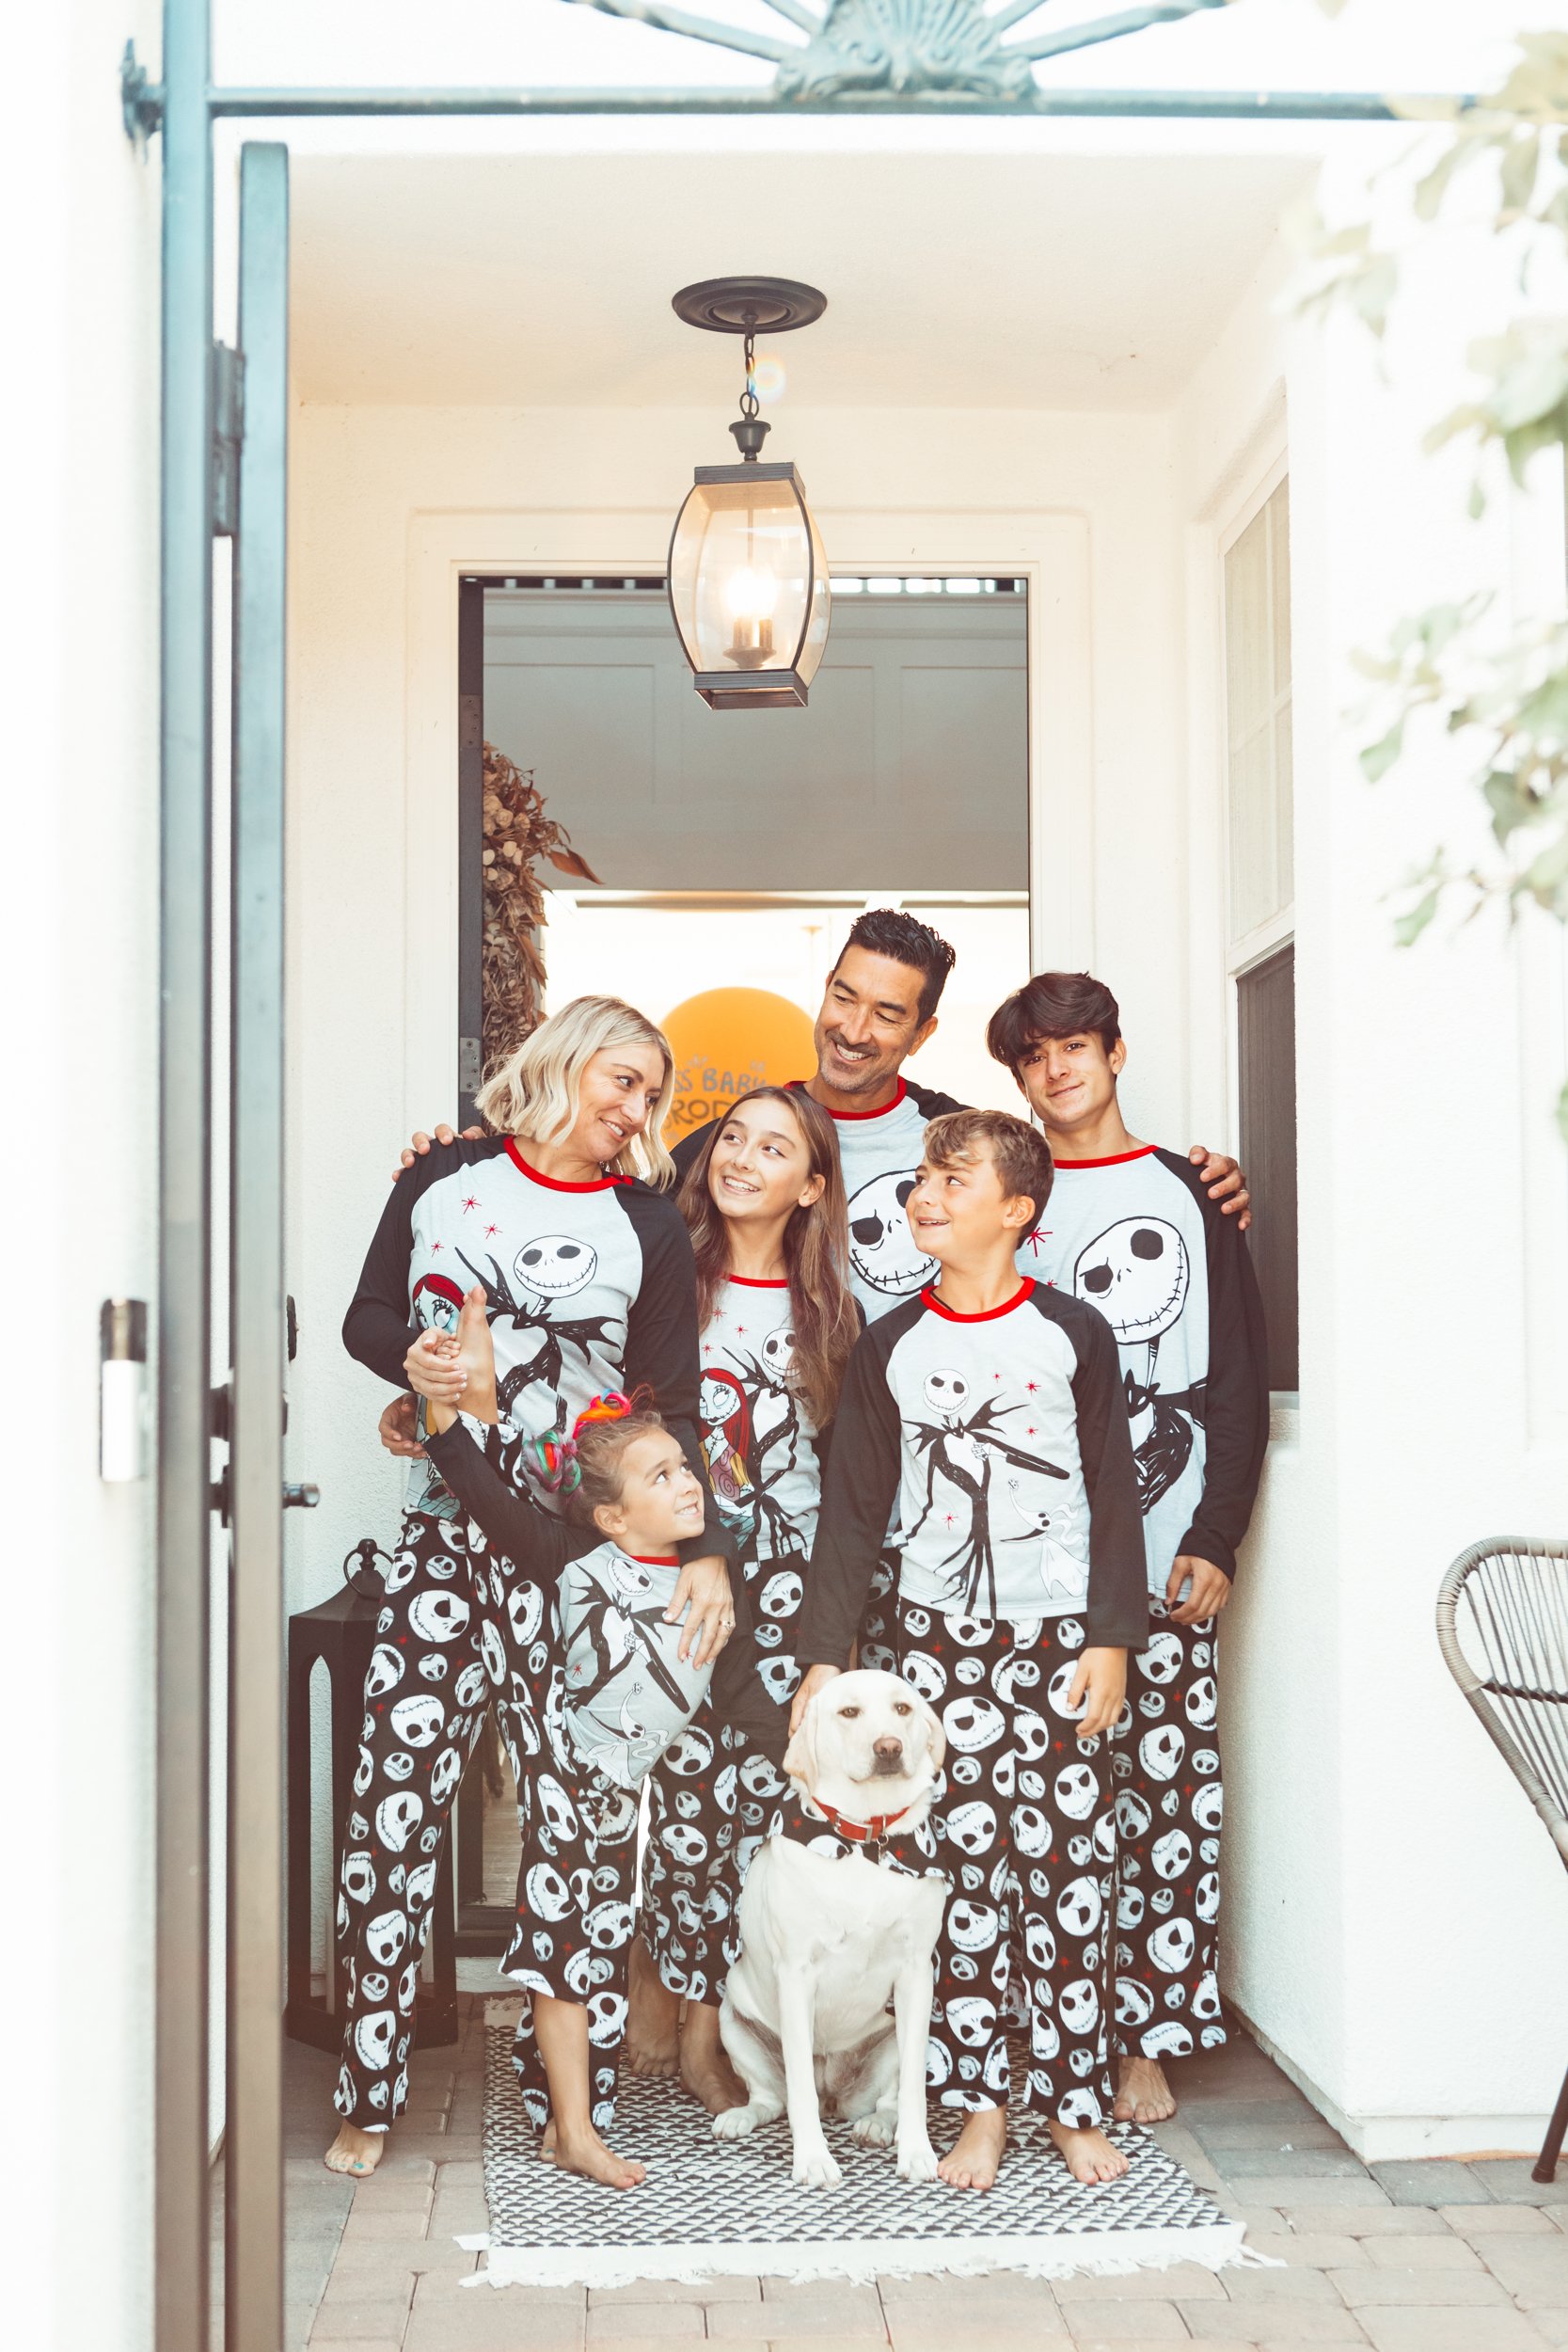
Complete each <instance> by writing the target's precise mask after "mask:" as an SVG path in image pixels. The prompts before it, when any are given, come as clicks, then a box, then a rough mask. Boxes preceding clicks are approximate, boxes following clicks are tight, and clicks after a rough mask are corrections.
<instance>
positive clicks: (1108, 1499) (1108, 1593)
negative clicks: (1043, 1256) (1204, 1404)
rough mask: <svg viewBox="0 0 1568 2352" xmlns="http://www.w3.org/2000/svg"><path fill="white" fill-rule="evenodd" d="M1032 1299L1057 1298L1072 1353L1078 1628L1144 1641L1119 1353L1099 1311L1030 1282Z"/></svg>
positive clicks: (1138, 1513) (1109, 1639)
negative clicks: (1084, 1599)
mask: <svg viewBox="0 0 1568 2352" xmlns="http://www.w3.org/2000/svg"><path fill="white" fill-rule="evenodd" d="M1035 1296H1036V1299H1037V1301H1039V1302H1047V1301H1051V1300H1055V1301H1058V1302H1059V1307H1058V1312H1059V1311H1060V1309H1061V1308H1064V1307H1067V1306H1071V1307H1072V1308H1074V1309H1075V1310H1076V1311H1075V1312H1074V1313H1073V1314H1072V1315H1071V1316H1070V1318H1069V1317H1068V1316H1067V1315H1065V1314H1063V1315H1062V1318H1061V1319H1062V1320H1063V1322H1064V1323H1065V1324H1066V1326H1067V1332H1068V1337H1069V1339H1070V1340H1071V1342H1072V1345H1073V1352H1074V1354H1075V1355H1076V1357H1077V1359H1078V1363H1077V1369H1076V1370H1075V1372H1074V1373H1073V1375H1072V1395H1073V1403H1074V1405H1075V1406H1076V1407H1077V1413H1078V1456H1079V1460H1080V1461H1081V1462H1082V1464H1083V1466H1084V1486H1085V1491H1086V1493H1087V1495H1088V1498H1089V1605H1088V1608H1087V1609H1086V1611H1085V1636H1086V1638H1087V1640H1088V1642H1089V1643H1090V1645H1098V1646H1101V1647H1105V1648H1112V1649H1116V1648H1123V1647H1125V1648H1127V1649H1142V1647H1143V1646H1144V1644H1145V1643H1146V1642H1147V1640H1148V1568H1147V1566H1146V1565H1145V1555H1144V1520H1143V1511H1142V1509H1141V1507H1140V1505H1139V1502H1138V1473H1137V1470H1136V1469H1135V1467H1134V1465H1133V1461H1132V1428H1131V1426H1130V1424H1129V1422H1128V1419H1127V1391H1126V1390H1125V1389H1124V1388H1123V1386H1122V1379H1121V1355H1120V1351H1119V1349H1118V1348H1117V1341H1116V1333H1115V1332H1114V1331H1113V1330H1112V1328H1111V1327H1110V1325H1109V1324H1108V1323H1107V1322H1106V1320H1105V1318H1104V1316H1103V1315H1102V1314H1101V1313H1099V1312H1098V1311H1096V1309H1094V1308H1093V1307H1085V1306H1083V1305H1082V1303H1081V1302H1080V1301H1079V1300H1077V1299H1071V1300H1064V1299H1063V1298H1062V1295H1061V1293H1060V1292H1059V1291H1048V1290H1043V1289H1041V1288H1040V1287H1039V1286H1037V1287H1036V1291H1035Z"/></svg>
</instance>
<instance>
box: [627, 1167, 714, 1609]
mask: <svg viewBox="0 0 1568 2352" xmlns="http://www.w3.org/2000/svg"><path fill="white" fill-rule="evenodd" d="M617 1198H618V1200H619V1201H620V1203H621V1206H622V1208H623V1209H624V1210H625V1211H626V1215H627V1216H628V1217H629V1218H630V1219H631V1222H632V1225H633V1227H634V1229H635V1231H636V1233H637V1238H638V1242H639V1245H640V1246H641V1252H642V1279H641V1283H640V1285H639V1287H638V1293H637V1296H636V1297H635V1298H634V1299H633V1301H632V1305H631V1312H630V1315H629V1317H628V1319H627V1323H626V1393H627V1395H628V1396H629V1395H630V1394H632V1392H633V1391H635V1390H637V1389H640V1388H645V1389H647V1390H649V1391H651V1393H652V1396H653V1400H654V1404H655V1406H656V1408H657V1411H658V1414H659V1416H660V1418H661V1419H662V1421H663V1422H664V1425H665V1427H666V1428H667V1429H668V1430H669V1432H670V1434H671V1436H672V1437H673V1438H678V1440H679V1442H680V1448H681V1452H682V1453H683V1454H685V1455H686V1458H687V1460H688V1461H689V1463H690V1465H691V1467H692V1469H693V1470H695V1471H696V1473H697V1476H698V1477H699V1478H700V1479H701V1480H702V1482H703V1493H704V1496H705V1512H704V1520H703V1533H702V1534H701V1535H700V1536H692V1537H691V1538H690V1539H689V1541H688V1542H686V1543H684V1544H681V1545H680V1546H679V1547H678V1549H679V1551H680V1555H681V1558H682V1559H683V1560H706V1559H710V1558H711V1557H712V1556H713V1555H714V1554H715V1553H716V1552H717V1553H718V1554H719V1555H720V1557H721V1558H722V1559H725V1560H728V1561H730V1562H731V1563H732V1565H733V1563H734V1560H735V1556H736V1549H735V1538H734V1536H733V1535H732V1534H730V1532H729V1530H728V1528H727V1527H726V1526H725V1525H724V1522H723V1520H722V1519H721V1518H720V1516H719V1508H718V1505H717V1504H716V1503H715V1502H714V1500H713V1492H712V1489H711V1488H710V1486H709V1485H708V1480H707V1465H706V1463H705V1461H704V1459H703V1450H702V1447H701V1445H700V1444H699V1442H698V1438H697V1391H698V1389H699V1387H700V1385H701V1381H702V1368H701V1359H700V1357H699V1355H698V1350H697V1264H696V1261H695V1259H694V1258H693V1257H692V1255H691V1237H690V1235H689V1233H688V1232H687V1230H686V1226H685V1224H684V1223H683V1221H682V1218H681V1213H680V1211H679V1210H678V1209H677V1208H676V1206H675V1204H674V1202H673V1200H671V1198H670V1196H669V1194H668V1193H658V1192H652V1191H650V1190H649V1188H648V1187H647V1185H646V1184H627V1185H626V1186H624V1187H623V1188H622V1189H621V1190H620V1192H619V1193H618V1194H617ZM741 1581H742V1580H741V1578H740V1577H739V1576H732V1577H731V1579H730V1590H731V1593H732V1595H733V1596H734V1597H735V1610H736V1621H737V1622H740V1621H742V1620H743V1619H744V1618H745V1616H746V1600H745V1595H744V1593H742V1592H737V1591H736V1587H737V1586H739V1585H740V1584H741Z"/></svg>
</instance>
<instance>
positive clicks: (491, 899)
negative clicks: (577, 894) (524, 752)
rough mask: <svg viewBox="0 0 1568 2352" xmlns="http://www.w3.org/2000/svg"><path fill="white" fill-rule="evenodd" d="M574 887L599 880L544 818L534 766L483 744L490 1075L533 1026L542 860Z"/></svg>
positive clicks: (539, 980)
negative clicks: (569, 878)
mask: <svg viewBox="0 0 1568 2352" xmlns="http://www.w3.org/2000/svg"><path fill="white" fill-rule="evenodd" d="M546 857H547V858H548V859H549V861H550V864H551V865H552V866H559V867H560V869H561V871H562V873H563V874H571V875H574V876H575V877H576V879H577V880H578V882H597V881H598V879H599V878H598V876H597V874H595V873H594V869H593V867H592V866H590V865H589V864H588V861H587V859H586V858H581V857H579V856H578V853H577V851H576V850H574V849H573V847H572V844H571V841H570V839H569V838H568V836H567V834H566V831H565V828H564V826H562V825H558V824H557V823H556V821H555V819H554V818H553V817H546V814H545V802H544V796H543V795H542V793H541V792H540V790H539V787H538V786H537V785H536V784H535V782H534V780H533V771H532V769H531V768H519V767H518V766H517V765H516V763H515V760H510V759H508V757H507V756H506V754H505V753H504V752H501V751H498V750H497V749H496V746H495V745H494V743H486V744H485V746H484V852H483V866H484V946H483V958H482V971H483V996H484V1027H483V1057H484V1067H485V1069H486V1070H487V1071H488V1070H490V1069H492V1068H494V1066H495V1064H496V1063H497V1062H499V1061H503V1060H504V1059H505V1057H506V1056H507V1055H508V1054H512V1053H515V1051H516V1049H517V1047H518V1046H519V1045H520V1044H521V1043H522V1041H523V1040H524V1038H525V1037H527V1036H528V1034H529V1032H530V1030H531V1029H533V1028H536V1027H537V1026H538V1023H539V1018H540V1012H541V1009H542V1007H543V1004H544V995H545V959H544V957H543V956H542V955H541V953H540V951H539V943H538V940H537V939H536V937H535V936H534V934H535V933H536V932H537V931H539V930H543V928H544V925H545V920H546V916H545V890H544V885H543V883H542V882H540V880H539V876H538V874H537V872H536V871H535V870H534V869H535V868H536V866H538V864H539V861H540V859H541V858H546Z"/></svg>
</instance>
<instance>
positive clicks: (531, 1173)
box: [506, 1136, 631, 1192]
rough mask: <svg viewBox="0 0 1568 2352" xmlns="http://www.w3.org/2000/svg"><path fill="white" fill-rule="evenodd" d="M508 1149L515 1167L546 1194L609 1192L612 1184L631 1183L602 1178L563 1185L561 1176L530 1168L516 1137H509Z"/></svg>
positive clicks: (626, 1180)
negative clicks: (549, 1174)
mask: <svg viewBox="0 0 1568 2352" xmlns="http://www.w3.org/2000/svg"><path fill="white" fill-rule="evenodd" d="M506 1149H507V1152H508V1153H509V1154H510V1156H511V1159H512V1162H513V1165H514V1166H515V1167H516V1168H521V1169H522V1171H523V1174H524V1175H525V1176H526V1177H527V1178H528V1180H529V1182H530V1184H543V1185H544V1187H545V1189H546V1192H608V1191H609V1189H610V1185H611V1184H630V1182H631V1178H630V1177H629V1176H601V1177H599V1178H598V1179H597V1181H596V1182H595V1183H594V1184H562V1180H561V1178H560V1177H559V1176H542V1175H541V1174H540V1172H539V1170H538V1169H537V1168H531V1167H530V1166H529V1164H528V1162H527V1160H525V1159H524V1157H523V1155H522V1153H521V1152H519V1151H518V1149H517V1138H516V1136H507V1138H506Z"/></svg>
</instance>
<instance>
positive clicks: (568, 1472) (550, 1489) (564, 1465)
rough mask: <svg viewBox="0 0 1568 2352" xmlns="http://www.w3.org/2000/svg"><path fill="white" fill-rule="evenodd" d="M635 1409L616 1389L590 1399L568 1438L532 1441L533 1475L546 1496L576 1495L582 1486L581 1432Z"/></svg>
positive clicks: (550, 1435)
mask: <svg viewBox="0 0 1568 2352" xmlns="http://www.w3.org/2000/svg"><path fill="white" fill-rule="evenodd" d="M635 1409H636V1407H635V1406H634V1405H633V1402H632V1399H631V1398H630V1397H629V1396H623V1395H622V1394H621V1391H619V1389H611V1390H610V1391H609V1392H608V1393H607V1394H606V1395H604V1396H595V1397H591V1398H590V1399H589V1402H588V1404H587V1405H586V1406H584V1408H583V1410H582V1411H581V1412H580V1413H579V1414H578V1417H577V1419H576V1421H575V1422H573V1423H572V1434H571V1436H570V1437H569V1438H562V1437H558V1436H557V1435H556V1433H555V1432H554V1430H550V1431H548V1432H546V1435H545V1436H544V1437H542V1438H532V1439H531V1445H532V1449H533V1460H534V1473H535V1475H536V1477H537V1478H538V1480H539V1483H540V1485H541V1486H543V1487H544V1488H545V1489H546V1493H549V1494H552V1495H561V1494H566V1495H574V1494H576V1492H577V1490H578V1487H579V1486H581V1484H582V1468H581V1465H580V1464H579V1462H578V1437H579V1436H580V1435H581V1433H582V1431H583V1430H584V1429H586V1428H588V1427H589V1426H590V1425H591V1424H592V1423H593V1422H603V1421H625V1420H626V1415H627V1414H628V1413H630V1412H633V1411H635Z"/></svg>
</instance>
